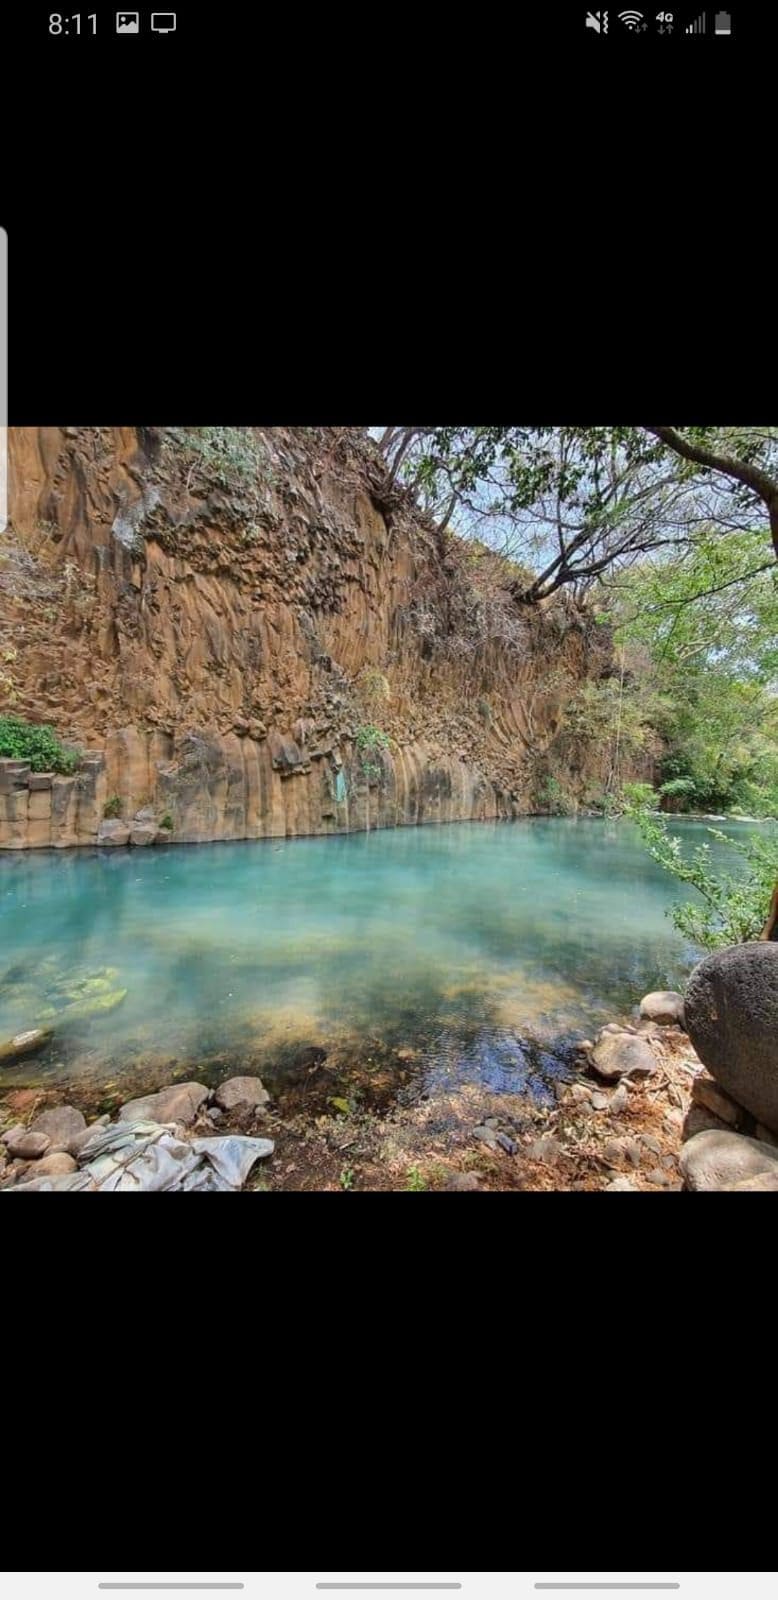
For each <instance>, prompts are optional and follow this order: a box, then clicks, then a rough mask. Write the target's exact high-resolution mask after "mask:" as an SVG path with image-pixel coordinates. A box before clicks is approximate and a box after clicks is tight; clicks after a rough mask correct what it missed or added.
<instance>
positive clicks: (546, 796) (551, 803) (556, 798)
mask: <svg viewBox="0 0 778 1600" xmlns="http://www.w3.org/2000/svg"><path fill="white" fill-rule="evenodd" d="M532 805H533V809H534V810H537V811H542V812H543V813H544V814H546V815H547V816H550V817H569V816H570V814H571V812H572V810H573V804H572V802H571V800H570V798H569V796H568V795H566V794H565V791H564V789H563V788H562V785H561V783H560V782H559V780H558V779H557V778H554V777H552V776H551V774H550V773H547V774H546V775H545V776H544V777H541V778H539V780H538V781H537V782H536V783H535V785H534V788H533V791H532Z"/></svg>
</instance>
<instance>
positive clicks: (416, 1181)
mask: <svg viewBox="0 0 778 1600" xmlns="http://www.w3.org/2000/svg"><path fill="white" fill-rule="evenodd" d="M405 1187H406V1189H410V1191H411V1193H413V1194H419V1193H420V1192H421V1190H422V1189H428V1188H429V1184H428V1182H427V1179H426V1178H425V1176H424V1173H423V1172H421V1171H420V1170H419V1168H418V1167H409V1168H408V1176H407V1182H406V1185H405Z"/></svg>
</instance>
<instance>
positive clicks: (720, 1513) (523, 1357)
mask: <svg viewBox="0 0 778 1600" xmlns="http://www.w3.org/2000/svg"><path fill="white" fill-rule="evenodd" d="M584 9H585V8H578V7H576V8H566V7H551V6H546V5H544V6H543V7H541V6H535V7H531V6H530V7H527V6H525V7H524V8H522V10H521V11H520V12H516V13H514V14H513V15H512V16H511V17H508V16H506V15H504V14H502V13H497V12H494V13H485V12H478V13H475V12H466V13H461V12H458V13H456V14H454V12H453V11H450V12H445V11H443V10H440V11H437V12H434V13H433V12H430V13H425V14H421V13H415V12H412V11H411V10H410V9H408V8H398V9H393V10H391V11H385V12H380V11H377V10H375V9H372V10H371V11H370V12H367V11H366V12H363V13H359V12H354V11H352V10H349V11H348V12H347V11H346V10H345V9H342V10H339V11H338V10H331V9H320V10H319V11H317V12H315V13H313V14H310V15H309V14H308V13H307V12H305V11H303V9H302V8H300V7H295V8H287V9H286V10H285V11H284V12H282V13H280V14H279V13H278V12H274V13H271V12H269V11H268V10H259V9H257V10H255V11H252V12H250V13H248V14H244V13H243V12H240V11H238V9H237V8H234V9H231V8H229V7H220V8H218V9H215V8H214V9H211V10H209V11H208V10H206V11H201V10H198V11H196V12H195V10H194V8H192V9H191V10H189V9H188V10H187V11H185V12H183V11H179V13H178V16H179V29H178V32H177V34H176V35H173V36H166V37H165V38H151V37H144V38H140V39H117V38H114V37H110V36H109V35H108V34H106V33H104V32H103V33H101V35H100V36H99V37H98V39H97V40H89V39H87V38H84V37H82V38H80V39H75V38H72V37H71V38H66V39H52V38H50V37H49V36H48V35H47V33H46V20H45V19H46V18H47V17H48V14H49V13H48V11H44V10H42V9H41V10H40V11H38V9H37V8H35V7H34V6H29V7H26V8H24V9H20V10H18V11H17V12H15V13H14V14H13V15H12V16H11V18H10V19H9V21H8V23H7V24H6V32H5V36H4V48H3V65H4V67H5V73H4V79H5V86H6V91H7V93H6V96H5V118H4V121H5V135H6V150H5V162H4V170H3V183H2V191H1V193H2V202H1V203H0V221H3V222H4V224H5V226H6V227H7V229H8V234H9V267H10V384H9V398H10V420H11V421H12V423H15V424H19V425H28V426H34V425H37V424H43V423H57V422H68V423H81V424H90V423H91V424H98V423H126V422H135V423H149V424H159V423H168V424H182V425H198V424H204V423H207V422H223V423H230V424H234V423H252V422H255V423H265V424H273V423H300V424H309V423H345V422H348V423H354V424H360V423H365V424H366V423H370V422H378V423H384V422H388V421H390V420H392V419H395V420H396V419H398V418H399V419H401V418H403V417H405V418H408V419H410V420H420V421H422V422H427V421H430V422H434V421H452V422H454V421H479V422H481V421H483V422H488V421H492V420H501V419H503V418H505V419H509V420H511V421H528V422H543V421H547V422H563V421H579V422H593V423H594V422H607V421H633V420H634V421H638V420H641V419H644V418H646V417H649V418H651V419H652V420H654V419H656V418H660V419H661V418H666V419H669V420H670V421H672V422H674V423H677V424H683V423H690V422H695V421H699V422H722V421H728V422H738V421H743V422H746V421H754V420H759V421H764V420H765V419H766V420H768V421H770V420H774V418H775V407H776V394H775V270H774V243H773V236H774V231H775V216H774V213H775V182H774V172H775V148H774V135H773V132H772V129H771V126H770V116H771V114H772V105H773V96H774V89H773V83H772V73H773V70H774V59H775V57H774V52H773V50H772V44H771V38H770V33H769V29H770V28H771V27H772V18H771V17H768V16H766V15H765V16H759V14H758V13H757V10H756V8H755V7H754V8H752V9H750V10H749V13H748V15H749V16H750V17H752V18H753V19H754V23H753V28H751V27H749V31H748V33H747V34H746V31H745V30H744V28H743V27H742V18H743V16H744V15H745V13H744V11H743V8H742V7H738V8H737V10H736V9H735V7H734V6H733V7H731V9H732V11H733V15H734V16H735V17H736V20H738V19H740V21H741V26H740V29H739V34H738V36H737V37H736V38H733V39H732V40H728V41H726V40H725V41H715V40H711V39H707V40H705V41H698V40H696V39H691V40H686V39H684V38H680V37H679V38H676V39H673V40H657V39H649V38H648V37H647V36H644V37H643V38H641V39H639V40H632V39H628V40H627V41H626V42H625V41H624V40H623V39H621V38H620V37H618V36H617V35H616V34H615V32H614V31H612V32H611V34H610V36H609V39H608V41H605V40H603V39H598V38H597V37H596V36H593V35H591V34H588V35H587V34H586V33H585V31H584V26H583V18H584ZM103 15H106V16H112V15H113V13H106V14H104V13H103V12H102V11H101V12H100V16H101V20H102V17H103ZM569 18H574V19H575V31H574V29H573V24H572V23H571V22H570V21H569V20H568V19H569ZM757 20H758V26H759V30H760V31H759V32H758V33H757ZM665 45H666V46H668V49H667V50H664V49H661V52H660V47H664V46H665ZM132 52H136V54H135V56H134V59H133V60H132V61H131V60H130V55H131V54H132ZM606 52H607V53H606ZM638 52H639V53H638ZM671 52H672V53H671ZM692 52H693V54H692ZM639 915H640V908H639V907H636V916H637V917H639ZM0 917H1V908H0ZM1 937H2V932H1V928H0V938H1ZM0 1229H2V1234H1V1235H0V1238H1V1240H2V1258H1V1259H2V1262H3V1277H4V1283H3V1313H2V1315H3V1332H4V1359H3V1367H2V1393H3V1397H4V1402H5V1404H4V1413H3V1416H2V1420H1V1421H0V1428H1V1429H2V1440H3V1453H4V1465H5V1469H6V1471H5V1482H6V1490H5V1494H4V1500H3V1532H2V1542H3V1554H4V1557H5V1562H4V1564H5V1566H6V1567H7V1568H9V1569H11V1568H15V1567H19V1568H23V1569H25V1570H26V1569H27V1568H30V1569H37V1568H41V1569H46V1570H48V1569H52V1570H60V1569H62V1570H71V1569H72V1570H75V1569H81V1568H86V1569H88V1570H93V1569H94V1570H99V1569H108V1568H114V1569H115V1568H132V1569H133V1570H151V1569H156V1568H162V1569H163V1570H164V1569H170V1570H174V1569H178V1568H181V1567H183V1568H191V1569H199V1568H202V1569H203V1570H208V1569H218V1568H223V1567H226V1568H228V1569H235V1570H239V1569H246V1570H254V1569H257V1568H260V1569H274V1568H278V1569H284V1570H285V1569H286V1568H291V1569H300V1568H301V1569H306V1570H307V1569H311V1570H314V1569H315V1570H321V1569H323V1568H324V1569H340V1568H343V1567H346V1568H353V1569H354V1570H358V1569H360V1568H367V1569H371V1570H373V1569H375V1570H383V1569H391V1570H404V1569H409V1570H412V1569H421V1570H435V1569H438V1568H443V1569H446V1570H456V1569H459V1568H461V1569H464V1570H477V1569H480V1568H496V1569H502V1568H506V1569H507V1568H533V1569H535V1568H543V1567H546V1568H549V1569H559V1568H569V1569H571V1570H580V1569H584V1570H586V1569H587V1568H590V1569H601V1568H602V1567H603V1566H606V1567H607V1566H611V1567H613V1569H614V1570H617V1569H629V1570H631V1569H635V1570H648V1569H650V1570H679V1569H683V1568H686V1569H690V1570H692V1569H698V1568H700V1567H702V1568H705V1567H710V1566H714V1565H717V1566H721V1567H722V1568H724V1569H731V1570H733V1571H734V1570H738V1569H739V1568H756V1567H759V1568H762V1567H769V1566H770V1563H771V1561H772V1560H773V1556H774V1538H773V1527H772V1518H771V1515H770V1510H769V1509H767V1508H766V1502H767V1496H768V1494H769V1486H770V1483H771V1477H772V1475H771V1474H770V1473H769V1471H768V1469H767V1467H766V1466H764V1465H762V1463H763V1461H764V1457H765V1444H764V1440H763V1438H762V1434H763V1432H766V1433H767V1434H768V1438H769V1437H771V1423H772V1416H773V1412H774V1394H775V1376H774V1365H775V1363H774V1353H773V1351H772V1349H771V1347H770V1327H771V1321H770V1318H771V1316H772V1315H773V1314H772V1313H771V1311H770V1309H769V1308H770V1306H771V1302H772V1282H771V1280H772V1275H773V1271H774V1238H775V1225H774V1220H773V1214H772V1213H769V1212H768V1211H767V1209H766V1207H765V1204H764V1202H759V1201H757V1202H755V1203H754V1202H751V1203H750V1205H749V1206H748V1207H747V1208H744V1207H743V1204H742V1202H739V1203H737V1205H734V1206H733V1203H732V1201H731V1200H730V1198H729V1197H724V1196H719V1197H717V1199H715V1200H712V1201H707V1202H705V1203H704V1204H703V1205H700V1203H699V1202H697V1201H695V1200H693V1199H690V1198H689V1197H686V1196H683V1197H681V1198H680V1200H678V1199H673V1200H672V1201H666V1202H663V1201H662V1200H661V1198H659V1199H654V1197H649V1196H644V1197H643V1198H642V1200H638V1201H632V1202H630V1204H629V1205H628V1206H625V1205H623V1204H622V1203H619V1204H617V1205H616V1206H615V1207H614V1204H613V1202H612V1201H608V1200H607V1198H606V1197H597V1198H595V1199H592V1198H591V1197H583V1196H576V1195H556V1196H547V1195H543V1196H541V1195H521V1196H515V1195H510V1196H509V1195H489V1196H488V1197H485V1198H483V1199H478V1200H475V1201H468V1202H466V1203H464V1204H463V1203H462V1202H461V1201H460V1202H456V1201H455V1202H454V1203H453V1205H452V1204H451V1202H449V1201H448V1200H447V1199H443V1198H442V1197H440V1196H437V1195H436V1196H430V1197H428V1198H427V1200H425V1201H422V1202H419V1201H418V1200H416V1199H414V1200H410V1199H405V1198H403V1199H399V1200H398V1198H397V1197H396V1196H394V1195H391V1196H389V1195H369V1196H361V1197H360V1199H359V1200H358V1201H356V1202H355V1201H353V1200H351V1201H348V1202H344V1201H343V1200H342V1199H341V1197H339V1196H338V1197H335V1196H330V1195H321V1196H316V1195H313V1196H311V1195H297V1196H294V1195H284V1196H283V1198H280V1197H275V1198H274V1197H272V1196H271V1195H267V1196H263V1197H260V1198H259V1200H258V1201H257V1202H256V1203H254V1202H252V1203H247V1202H246V1201H244V1200H242V1199H238V1198H237V1197H236V1198H235V1199H234V1200H232V1199H231V1200H222V1201H221V1202H219V1201H216V1202H212V1201H210V1200H209V1202H208V1203H207V1204H204V1203H203V1202H202V1201H200V1202H199V1204H198V1202H197V1201H192V1202H189V1203H187V1204H186V1205H179V1204H178V1202H175V1201H174V1202H170V1201H168V1202H167V1203H163V1204H160V1203H159V1202H158V1201H157V1200H150V1199H149V1197H139V1198H138V1199H136V1200H133V1201H119V1202H118V1203H115V1202H114V1203H112V1204H110V1205H109V1206H106V1205H105V1204H104V1203H101V1202H99V1201H98V1202H93V1201H90V1202H89V1203H88V1204H87V1205H85V1204H84V1203H83V1202H81V1203H79V1202H76V1203H75V1205H74V1204H73V1203H72V1202H68V1204H67V1205H64V1204H50V1203H49V1201H48V1200H47V1199H40V1198H38V1197H36V1198H35V1200H34V1201H33V1202H32V1203H30V1201H29V1200H28V1201H27V1202H26V1203H25V1204H24V1205H22V1206H20V1205H19V1203H18V1202H14V1201H11V1202H10V1203H8V1202H6V1204H5V1205H4V1206H3V1214H2V1218H0ZM768 1462H769V1456H768Z"/></svg>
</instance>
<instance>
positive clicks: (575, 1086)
mask: <svg viewBox="0 0 778 1600" xmlns="http://www.w3.org/2000/svg"><path fill="white" fill-rule="evenodd" d="M592 1094H593V1090H592V1089H588V1088H587V1087H586V1084H585V1083H572V1084H571V1085H570V1099H571V1100H578V1101H580V1102H581V1104H586V1105H591V1101H592Z"/></svg>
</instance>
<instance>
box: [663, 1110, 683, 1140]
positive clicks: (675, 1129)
mask: <svg viewBox="0 0 778 1600" xmlns="http://www.w3.org/2000/svg"><path fill="white" fill-rule="evenodd" d="M662 1127H663V1129H664V1131H665V1133H667V1134H669V1135H670V1136H671V1138H673V1139H678V1138H680V1135H681V1129H682V1128H683V1112H682V1111H676V1110H675V1109H673V1110H671V1111H666V1112H665V1114H664V1116H663V1118H662Z"/></svg>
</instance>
